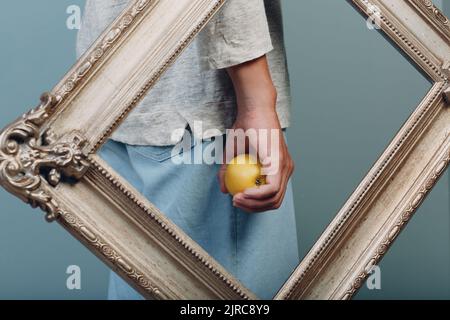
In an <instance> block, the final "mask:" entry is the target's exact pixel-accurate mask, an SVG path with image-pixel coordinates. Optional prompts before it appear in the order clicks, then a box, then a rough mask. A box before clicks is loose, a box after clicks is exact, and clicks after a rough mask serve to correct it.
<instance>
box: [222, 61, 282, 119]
mask: <svg viewBox="0 0 450 320" xmlns="http://www.w3.org/2000/svg"><path fill="white" fill-rule="evenodd" d="M227 71H228V74H229V75H230V78H231V80H232V82H233V86H234V89H235V92H236V98H237V106H238V116H245V115H247V114H252V113H254V112H272V113H273V112H275V107H276V101H277V91H276V88H275V86H274V84H273V81H272V77H271V75H270V70H269V66H268V62H267V58H266V56H262V57H260V58H258V59H256V60H252V61H249V62H246V63H243V64H240V65H237V66H233V67H231V68H228V69H227Z"/></svg>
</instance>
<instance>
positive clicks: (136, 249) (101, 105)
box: [0, 0, 450, 299]
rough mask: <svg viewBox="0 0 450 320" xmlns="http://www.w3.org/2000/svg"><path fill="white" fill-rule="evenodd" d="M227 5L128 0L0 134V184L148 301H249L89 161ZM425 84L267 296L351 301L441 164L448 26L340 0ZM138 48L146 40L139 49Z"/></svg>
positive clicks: (380, 4)
mask: <svg viewBox="0 0 450 320" xmlns="http://www.w3.org/2000/svg"><path fill="white" fill-rule="evenodd" d="M224 1H225V0H177V6H173V1H172V0H135V1H132V3H131V4H130V5H129V6H128V7H127V9H126V10H124V12H123V13H122V14H121V15H120V16H119V17H118V18H117V19H116V20H115V21H114V22H113V23H112V25H111V26H110V27H109V28H108V29H107V30H106V31H105V32H104V33H103V34H102V35H101V36H100V38H99V39H98V40H97V41H96V42H95V44H94V45H93V46H92V47H91V48H90V49H89V50H88V52H87V53H86V54H84V55H83V56H82V57H81V58H80V60H79V61H78V62H77V63H76V64H75V65H74V66H73V67H72V69H71V70H70V71H69V72H68V73H67V74H66V76H65V77H64V78H63V79H62V80H61V81H60V82H59V83H58V84H57V85H56V87H55V88H54V89H53V90H52V91H51V92H50V93H46V94H44V95H43V96H42V97H41V104H40V105H39V106H38V107H37V108H36V109H34V110H32V111H30V112H29V113H27V114H25V115H24V116H23V117H21V118H20V119H18V120H17V121H15V122H13V123H12V124H11V125H9V126H8V127H7V128H5V129H4V130H3V131H2V133H1V135H0V183H1V185H2V186H3V187H4V188H6V189H7V190H8V191H9V192H11V193H13V194H15V195H16V196H18V197H19V198H21V199H22V200H24V201H26V202H27V203H29V204H31V205H32V206H33V207H40V208H41V209H43V210H44V211H46V212H47V215H46V218H47V220H48V221H58V223H60V224H61V225H62V226H63V227H64V228H66V229H67V230H68V231H69V232H70V233H71V234H73V235H74V236H75V237H76V238H77V239H79V240H80V241H81V242H82V243H83V244H84V245H86V246H87V247H88V248H89V249H90V250H91V251H92V252H93V253H95V254H96V255H97V256H98V257H99V258H100V259H102V260H103V261H104V262H105V263H106V264H108V265H109V266H110V267H111V268H112V269H114V270H116V271H117V272H118V273H119V274H120V275H121V276H122V277H123V278H124V279H125V280H126V281H128V282H129V283H130V284H131V285H132V286H133V287H134V288H136V289H137V290H138V291H139V292H141V293H142V294H143V295H144V296H145V297H147V298H149V299H256V298H257V297H256V296H255V295H254V294H253V293H252V292H250V291H249V290H248V289H247V288H245V287H243V286H242V285H241V284H240V283H239V282H238V281H237V280H236V279H235V278H234V277H233V276H232V275H230V274H229V273H228V272H227V271H226V270H224V268H223V267H221V266H220V265H219V264H218V263H217V262H216V261H215V260H214V259H213V258H212V257H210V256H209V255H208V254H207V253H206V252H205V251H204V250H203V249H202V248H201V247H200V246H199V245H197V244H196V243H195V242H194V241H192V240H191V239H190V238H189V237H188V236H187V235H186V234H184V233H183V231H182V230H180V229H179V228H178V227H177V226H176V225H174V224H173V223H172V222H171V221H169V220H168V219H167V218H166V217H165V216H164V215H163V213H161V212H160V211H159V210H158V209H157V208H156V207H154V206H153V205H152V204H151V203H150V202H149V201H148V200H146V199H145V198H143V197H142V196H141V195H140V194H139V193H138V192H137V191H136V190H135V189H134V188H133V187H132V186H131V185H129V184H128V183H127V182H126V181H125V180H124V179H123V178H121V177H120V176H119V175H118V174H117V173H115V172H114V170H112V169H111V168H110V167H109V166H108V164H107V163H105V162H104V161H102V159H100V158H99V157H98V156H97V155H96V151H97V150H98V149H99V147H100V146H101V145H102V143H104V141H105V140H106V139H107V138H108V136H109V135H110V134H111V132H112V131H113V130H114V129H115V128H116V127H117V126H118V125H119V124H120V122H121V120H122V119H123V118H124V117H125V116H126V115H127V114H128V113H129V112H130V111H131V109H132V108H133V107H134V106H135V105H136V104H137V102H138V101H139V100H140V99H141V98H142V97H143V95H144V94H145V93H146V92H147V91H148V90H149V89H150V88H151V87H152V85H154V83H155V82H156V81H157V80H158V78H159V77H160V76H161V74H162V73H163V72H164V71H165V70H166V69H167V67H168V66H169V65H170V64H171V63H172V62H173V61H174V60H175V59H176V58H177V56H178V55H179V54H180V52H181V51H182V50H183V49H184V48H185V47H186V46H187V45H188V44H189V43H190V41H191V40H192V39H193V37H194V36H195V35H196V34H197V33H198V32H199V30H200V29H201V28H202V27H203V26H204V25H205V24H206V23H207V22H208V20H209V19H210V18H211V17H212V16H213V14H214V13H215V12H216V11H217V10H219V8H220V7H221V5H222V4H223V3H224ZM348 2H350V3H352V4H353V5H354V6H355V7H356V8H358V9H359V10H360V11H361V13H362V14H365V15H373V14H374V10H373V8H374V6H376V8H377V10H376V12H375V14H376V15H377V18H378V19H379V23H380V26H381V28H382V30H383V31H384V33H385V34H386V35H387V37H389V38H390V39H391V40H392V41H393V42H394V43H395V44H396V45H397V46H398V47H399V48H400V49H401V50H403V51H404V52H405V54H406V55H408V56H409V57H410V59H411V60H412V61H414V63H415V64H416V65H417V67H418V68H419V69H420V70H422V71H423V72H424V73H425V74H426V75H427V76H428V77H429V78H430V79H431V80H432V81H433V82H434V85H433V87H432V89H431V90H430V92H429V93H428V94H427V95H426V97H425V98H424V99H423V101H421V103H420V104H419V106H418V107H417V109H416V110H415V111H414V112H413V114H412V115H411V116H410V118H409V119H408V120H407V121H406V123H405V124H404V125H403V127H402V128H401V129H400V130H399V132H398V134H397V135H396V136H395V137H394V139H393V140H392V142H391V143H390V145H389V146H388V147H387V149H386V150H385V151H384V152H383V154H382V155H381V156H380V158H379V159H378V161H377V162H376V163H375V165H374V166H373V168H372V169H371V170H370V172H369V173H368V174H367V176H366V177H365V178H364V179H363V181H362V182H361V184H360V185H359V186H358V187H357V189H356V190H355V191H354V193H353V194H352V195H351V197H350V198H349V199H348V201H347V202H346V204H345V205H344V206H343V208H342V209H341V210H340V211H339V213H338V214H337V216H336V217H335V218H334V220H333V221H332V222H331V223H330V225H329V226H328V227H327V229H326V230H325V231H324V233H323V234H322V236H321V237H320V239H319V240H318V241H317V242H316V244H315V245H314V246H313V248H312V249H311V251H310V252H309V253H308V254H307V256H306V257H305V258H304V259H303V261H302V262H301V263H300V265H299V266H298V267H297V268H296V269H295V270H294V271H293V274H292V275H291V277H290V279H289V280H288V281H287V282H286V283H285V284H284V286H283V287H282V288H281V290H280V291H279V292H278V294H277V295H276V297H275V299H349V298H351V297H352V295H353V294H354V293H355V292H356V290H357V289H358V288H359V287H360V286H361V284H362V283H363V281H364V279H365V278H366V277H367V275H368V272H369V270H370V268H371V267H372V266H373V265H374V264H376V263H377V262H378V261H379V260H380V259H381V258H382V257H383V255H384V254H385V253H386V251H387V250H388V248H389V246H390V245H391V244H392V242H393V241H394V240H395V238H396V237H397V236H398V234H399V232H400V231H401V230H402V228H403V227H404V226H405V224H406V223H407V222H408V221H409V219H410V218H411V216H412V214H413V213H414V212H415V210H416V209H417V208H418V207H419V206H420V204H421V203H422V201H423V200H424V198H425V196H426V195H427V194H428V192H429V191H430V190H431V188H432V187H433V186H434V184H435V183H436V181H437V180H438V178H439V177H440V176H441V175H442V174H443V173H444V171H445V170H446V168H447V166H448V164H449V161H450V109H449V108H448V104H449V101H450V87H449V76H450V25H449V21H448V19H447V18H446V17H445V16H444V15H443V14H442V13H441V12H440V11H439V10H438V9H437V8H436V7H435V6H434V5H433V3H432V2H431V1H429V0H404V1H403V0H402V1H400V0H370V1H369V0H348ZM142 39H145V41H142Z"/></svg>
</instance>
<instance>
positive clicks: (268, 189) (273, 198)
mask: <svg viewBox="0 0 450 320" xmlns="http://www.w3.org/2000/svg"><path fill="white" fill-rule="evenodd" d="M293 171H294V163H293V161H292V160H291V159H290V158H289V161H288V162H287V163H286V165H285V167H284V170H283V171H282V172H280V173H279V174H278V175H274V176H267V179H266V180H267V181H266V182H267V184H265V185H262V186H260V187H257V188H251V189H247V190H245V191H244V192H243V193H240V194H237V195H235V196H234V198H233V204H234V206H235V207H237V208H240V209H241V210H244V211H246V212H251V213H256V212H265V211H270V210H276V209H278V208H280V206H281V205H282V204H283V200H284V197H285V195H286V189H287V185H288V183H289V178H290V176H291V175H292V173H293Z"/></svg>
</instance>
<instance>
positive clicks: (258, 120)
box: [219, 90, 294, 212]
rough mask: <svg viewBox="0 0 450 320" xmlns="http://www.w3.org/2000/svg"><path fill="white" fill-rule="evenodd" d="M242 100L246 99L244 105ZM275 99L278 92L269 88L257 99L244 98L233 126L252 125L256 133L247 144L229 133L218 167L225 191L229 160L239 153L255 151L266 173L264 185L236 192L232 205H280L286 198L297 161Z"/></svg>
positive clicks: (270, 207)
mask: <svg viewBox="0 0 450 320" xmlns="http://www.w3.org/2000/svg"><path fill="white" fill-rule="evenodd" d="M243 103H245V107H244V108H243ZM255 103H257V104H258V105H255ZM275 103H276V93H275V94H274V92H270V90H268V91H266V92H265V94H259V95H258V99H257V101H256V100H255V101H253V100H252V99H247V100H246V101H245V102H242V101H241V105H240V108H239V110H238V115H237V119H236V122H235V124H234V126H233V128H232V129H234V130H236V129H242V130H243V131H244V132H245V131H247V130H249V129H250V130H254V131H255V132H256V133H257V134H256V135H250V137H248V138H247V139H246V141H245V142H246V143H245V146H244V147H242V146H237V144H238V141H239V139H237V138H236V136H235V135H233V134H229V135H227V141H226V147H225V152H224V164H223V165H222V167H221V169H220V171H219V181H220V188H221V190H222V192H224V193H228V190H227V189H226V186H225V182H224V176H225V171H226V168H227V165H226V163H227V162H229V160H231V159H232V158H234V157H235V156H236V155H238V154H241V153H249V152H254V153H253V154H255V155H257V157H258V158H259V161H260V162H261V164H262V173H263V174H266V184H265V185H262V186H259V187H255V188H251V189H247V190H245V191H244V192H243V193H238V194H236V195H234V197H233V205H234V206H235V207H237V208H240V209H242V210H244V211H246V212H264V211H269V210H275V209H278V208H279V207H280V206H281V204H282V202H283V199H284V196H285V193H286V188H287V184H288V181H289V178H290V176H291V175H292V173H293V171H294V162H293V160H292V158H291V156H290V154H289V151H288V148H287V146H286V143H285V140H284V136H283V132H282V130H281V127H280V122H279V120H278V116H277V113H276V111H275V107H274V105H275ZM265 106H266V107H265ZM231 132H233V131H231ZM255 136H256V138H255ZM241 141H242V140H241ZM237 147H240V148H237ZM239 149H240V150H239ZM227 160H228V161H227Z"/></svg>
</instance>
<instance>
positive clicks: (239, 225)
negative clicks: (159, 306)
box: [99, 140, 299, 300]
mask: <svg viewBox="0 0 450 320" xmlns="http://www.w3.org/2000/svg"><path fill="white" fill-rule="evenodd" d="M208 143H211V142H208V141H205V142H198V143H197V145H198V144H203V148H204V147H205V146H206V145H207V144H208ZM195 148H196V146H195V143H193V144H192V145H191V148H190V149H189V148H188V150H184V153H186V152H191V153H193V152H194V149H195ZM203 150H204V149H203ZM171 151H172V147H170V146H168V147H155V146H132V145H128V144H123V143H120V142H116V141H113V140H109V141H108V142H107V143H106V144H105V145H104V146H103V148H102V149H101V150H100V152H99V154H100V156H101V157H102V158H103V159H104V160H105V161H107V162H108V164H109V165H110V166H111V167H112V168H113V169H114V170H116V171H117V172H118V173H119V174H121V175H122V176H123V177H124V178H125V179H127V181H129V182H130V183H131V184H132V185H133V186H134V187H135V188H136V189H137V190H139V191H140V192H141V193H142V194H143V195H144V196H145V197H147V198H148V199H149V200H150V201H151V202H152V203H153V204H155V205H156V206H157V207H158V208H159V209H160V210H161V211H162V212H164V214H165V215H166V216H167V217H168V218H169V219H171V221H172V222H174V223H175V224H177V225H178V226H179V227H180V228H181V229H183V230H184V232H186V233H187V234H188V235H189V236H190V237H191V238H192V239H193V240H195V241H196V242H197V243H198V244H199V245H200V246H202V247H203V249H205V250H206V251H207V252H208V253H209V254H210V255H211V256H212V257H214V259H216V260H217V261H218V262H219V263H220V264H221V265H222V266H223V267H224V268H225V269H226V270H228V271H229V272H230V273H231V274H233V275H234V276H235V277H236V278H237V279H238V280H239V281H241V282H242V283H243V285H244V286H246V287H247V288H249V289H250V290H252V291H253V292H254V293H255V294H256V295H257V296H258V297H259V298H261V299H272V298H273V296H274V295H275V294H276V292H277V291H278V290H279V289H280V287H281V285H282V284H283V283H284V282H285V281H286V280H287V278H288V277H289V275H290V274H291V272H292V271H293V270H294V268H295V267H296V266H297V264H298V263H299V256H298V244H297V232H296V223H295V211H294V204H293V195H292V187H291V184H290V183H289V186H288V189H287V192H286V196H285V199H284V202H283V204H282V206H281V207H280V208H279V209H277V210H275V211H268V212H264V213H258V214H249V213H246V212H244V211H242V210H240V209H237V208H235V207H233V205H232V201H231V196H230V195H228V194H223V193H221V191H220V188H219V184H218V180H217V172H218V170H219V168H220V164H212V165H208V164H176V163H174V162H173V161H171V160H173V158H174V157H183V156H186V154H184V155H183V154H181V153H180V154H177V155H172V154H171ZM108 298H109V299H112V300H116V299H120V300H127V299H132V300H137V299H142V296H141V295H140V294H139V293H137V292H136V291H135V290H134V289H133V288H131V287H130V286H129V285H128V284H127V283H126V282H125V281H123V280H122V279H121V278H120V277H119V276H117V275H116V274H115V273H113V272H111V276H110V284H109V291H108Z"/></svg>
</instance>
